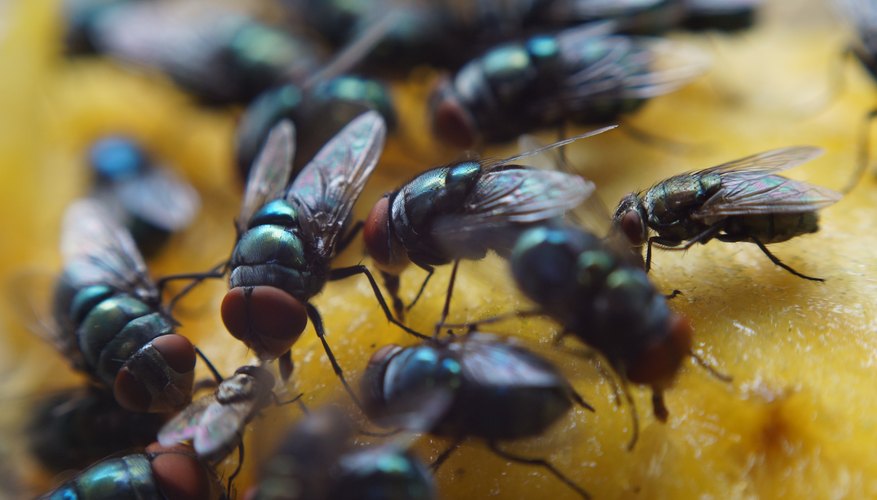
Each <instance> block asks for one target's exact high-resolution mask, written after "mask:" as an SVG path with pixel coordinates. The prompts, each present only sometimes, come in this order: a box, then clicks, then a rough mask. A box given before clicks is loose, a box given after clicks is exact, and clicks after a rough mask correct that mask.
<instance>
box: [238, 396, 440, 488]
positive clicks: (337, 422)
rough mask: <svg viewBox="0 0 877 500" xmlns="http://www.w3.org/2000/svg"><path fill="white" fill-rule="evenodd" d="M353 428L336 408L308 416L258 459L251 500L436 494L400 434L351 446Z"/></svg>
mask: <svg viewBox="0 0 877 500" xmlns="http://www.w3.org/2000/svg"><path fill="white" fill-rule="evenodd" d="M354 432H355V427H354V425H353V423H352V422H351V421H350V419H349V418H348V417H346V416H345V415H344V414H343V413H342V412H341V411H340V410H339V409H338V408H336V407H334V406H329V407H326V408H321V409H319V410H317V411H315V412H312V413H310V414H309V415H307V416H306V417H305V418H304V419H303V420H302V421H301V422H299V423H298V424H296V425H295V427H293V428H292V429H290V430H289V431H288V432H287V433H286V434H285V436H283V437H282V438H281V439H280V444H279V445H278V447H277V449H276V450H275V451H274V453H273V454H272V456H271V457H270V458H268V460H267V461H266V462H265V463H264V464H263V466H262V468H261V473H260V474H259V480H258V481H257V484H258V485H257V486H256V487H254V490H253V492H252V493H250V494H248V497H247V498H251V499H252V500H304V499H310V500H321V499H325V500H329V499H333V500H354V499H359V498H374V499H377V498H387V499H395V500H432V499H435V498H436V491H435V485H434V484H433V480H432V475H431V474H430V473H429V471H428V470H427V469H426V467H424V465H423V464H422V463H421V462H420V460H418V459H417V458H416V457H415V456H414V455H413V454H412V453H410V452H409V451H407V446H405V445H404V443H401V442H400V441H401V440H404V439H405V438H404V437H403V438H401V439H393V440H391V441H390V442H389V443H386V444H380V445H372V446H355V445H354V439H353V438H354Z"/></svg>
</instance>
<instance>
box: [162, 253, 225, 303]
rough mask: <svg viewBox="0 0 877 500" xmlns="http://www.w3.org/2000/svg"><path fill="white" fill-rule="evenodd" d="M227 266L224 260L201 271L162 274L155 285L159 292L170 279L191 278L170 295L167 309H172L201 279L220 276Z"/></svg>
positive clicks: (223, 273)
mask: <svg viewBox="0 0 877 500" xmlns="http://www.w3.org/2000/svg"><path fill="white" fill-rule="evenodd" d="M227 267H228V261H227V260H224V261H222V262H220V263H219V264H217V265H215V266H213V267H211V268H210V269H208V270H207V271H205V272H201V273H189V274H172V275H169V276H164V277H162V278H159V279H158V280H157V281H156V282H155V286H156V287H157V288H158V290H159V293H161V292H162V291H163V290H164V287H165V285H167V284H168V283H169V282H171V281H175V280H191V281H192V282H191V283H189V284H188V285H186V286H185V287H183V289H182V290H180V291H179V292H178V293H177V294H176V295H174V296H173V297H171V299H170V300H169V301H168V305H167V310H168V311H173V310H174V307H175V306H176V305H177V302H179V301H180V299H182V298H183V297H185V296H186V295H188V294H189V292H191V291H192V290H193V289H194V288H195V287H196V286H198V285H200V284H201V282H202V281H204V280H207V279H216V278H222V277H223V276H225V271H226V268H227Z"/></svg>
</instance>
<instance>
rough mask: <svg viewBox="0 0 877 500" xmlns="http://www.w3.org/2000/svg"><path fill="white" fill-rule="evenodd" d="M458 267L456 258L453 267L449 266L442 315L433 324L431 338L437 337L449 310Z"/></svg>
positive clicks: (458, 262)
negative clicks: (449, 276)
mask: <svg viewBox="0 0 877 500" xmlns="http://www.w3.org/2000/svg"><path fill="white" fill-rule="evenodd" d="M459 267H460V259H456V260H455V261H454V267H453V268H451V279H450V281H448V292H447V293H446V294H445V305H444V306H443V307H442V315H441V318H440V319H439V321H438V323H436V324H435V330H433V332H432V337H433V338H438V334H439V330H441V329H442V325H444V324H445V320H446V319H447V318H448V313H449V312H450V310H451V295H453V293H454V282H456V281H457V268H459Z"/></svg>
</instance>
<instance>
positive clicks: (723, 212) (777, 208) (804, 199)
mask: <svg viewBox="0 0 877 500" xmlns="http://www.w3.org/2000/svg"><path fill="white" fill-rule="evenodd" d="M820 154H822V149H820V148H815V147H810V146H796V147H789V148H782V149H775V150H772V151H766V152H764V153H759V154H756V155H752V156H748V157H745V158H741V159H739V160H736V161H732V162H729V163H724V164H722V165H718V166H716V167H712V168H709V169H706V170H703V171H701V172H700V173H701V174H710V173H718V174H719V175H720V176H721V179H722V185H721V188H720V189H719V191H718V192H716V193H715V194H714V195H713V196H712V197H710V199H708V200H707V201H706V202H705V203H704V204H703V205H702V206H701V207H700V208H699V209H698V210H697V211H696V212H695V213H693V214H692V217H693V218H695V219H707V218H713V217H725V216H731V215H748V214H764V213H799V212H809V211H813V210H818V209H820V208H824V207H827V206H829V205H831V204H833V203H835V202H837V201H838V200H840V199H841V197H842V195H841V194H840V193H838V192H836V191H832V190H831V189H828V188H824V187H821V186H814V185H812V184H808V183H806V182H802V181H796V180H793V179H788V178H786V177H782V176H779V175H774V173H775V172H779V171H783V170H787V169H789V168H792V167H795V166H797V165H800V164H801V163H804V162H806V161H808V160H810V159H812V158H815V157H817V156H819V155H820Z"/></svg>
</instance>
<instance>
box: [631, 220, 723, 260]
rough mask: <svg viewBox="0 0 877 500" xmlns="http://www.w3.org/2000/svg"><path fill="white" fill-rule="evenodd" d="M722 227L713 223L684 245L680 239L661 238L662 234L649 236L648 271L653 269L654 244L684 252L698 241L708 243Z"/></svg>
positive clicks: (647, 251) (665, 248)
mask: <svg viewBox="0 0 877 500" xmlns="http://www.w3.org/2000/svg"><path fill="white" fill-rule="evenodd" d="M722 229H724V224H722V223H718V224H713V225H712V226H709V227H707V228H706V229H705V230H703V231H701V232H700V233H699V234H697V235H695V236H694V237H693V238H691V239H689V240H688V241H686V242H685V244H683V245H680V243H682V242H680V241H678V240H671V239H667V238H661V237H660V236H652V237H651V238H649V241H648V246H647V248H646V272H649V269H651V267H652V245H658V246H659V247H660V248H663V249H664V250H673V251H677V252H684V251H686V250H688V249H689V248H691V247H693V246H694V245H696V244H698V243H707V242H708V241H709V240H711V239H713V238H715V237H716V235H718V234H719V232H720V231H721V230H722Z"/></svg>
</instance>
